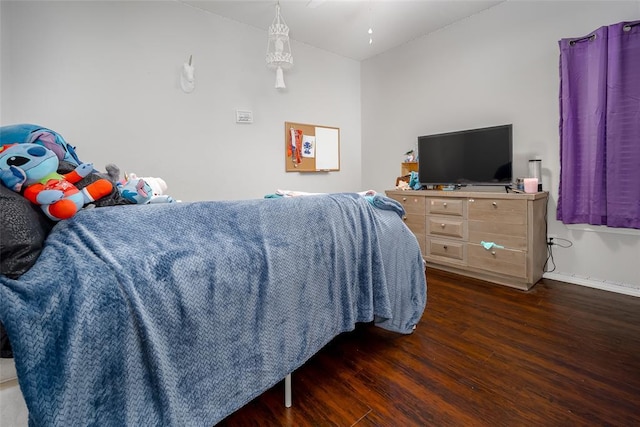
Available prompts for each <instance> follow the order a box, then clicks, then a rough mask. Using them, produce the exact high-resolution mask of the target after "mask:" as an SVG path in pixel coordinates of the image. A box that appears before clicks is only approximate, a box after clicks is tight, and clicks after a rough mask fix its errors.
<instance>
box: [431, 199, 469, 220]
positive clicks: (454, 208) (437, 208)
mask: <svg viewBox="0 0 640 427" xmlns="http://www.w3.org/2000/svg"><path fill="white" fill-rule="evenodd" d="M427 213H430V214H437V215H455V216H464V200H462V199H429V201H428V202H427Z"/></svg>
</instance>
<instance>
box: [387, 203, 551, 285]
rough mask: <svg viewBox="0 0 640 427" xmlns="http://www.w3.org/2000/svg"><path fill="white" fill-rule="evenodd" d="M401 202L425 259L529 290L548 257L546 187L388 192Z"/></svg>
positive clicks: (441, 266) (467, 273)
mask: <svg viewBox="0 0 640 427" xmlns="http://www.w3.org/2000/svg"><path fill="white" fill-rule="evenodd" d="M386 194H387V196H388V197H391V198H393V199H395V200H397V201H398V202H400V203H402V205H403V206H404V209H405V211H406V216H405V222H406V224H407V226H408V227H409V229H411V231H412V232H413V233H414V234H415V236H416V238H417V239H418V242H419V243H420V248H421V249H422V254H423V256H424V259H425V261H426V262H427V265H428V266H430V267H434V268H439V269H441V270H446V271H451V272H454V273H459V274H463V275H466V276H471V277H475V278H478V279H482V280H487V281H490V282H494V283H498V284H501V285H506V286H511V287H514V288H518V289H523V290H527V289H530V288H531V287H532V286H533V285H535V284H536V282H537V281H538V280H540V278H541V277H542V273H543V268H544V263H545V260H546V257H547V245H546V213H547V212H546V209H547V193H545V192H540V193H534V194H513V193H497V192H496V193H489V192H466V191H431V190H423V191H397V190H389V191H387V192H386Z"/></svg>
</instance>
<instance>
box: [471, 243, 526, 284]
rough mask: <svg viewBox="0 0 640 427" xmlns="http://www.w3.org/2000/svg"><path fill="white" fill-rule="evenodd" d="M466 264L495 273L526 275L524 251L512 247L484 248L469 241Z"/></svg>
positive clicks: (521, 276) (516, 275)
mask: <svg viewBox="0 0 640 427" xmlns="http://www.w3.org/2000/svg"><path fill="white" fill-rule="evenodd" d="M467 251H468V255H467V265H468V266H469V267H473V268H478V269H482V270H486V271H489V272H491V273H495V274H506V275H509V276H514V277H519V278H526V277H527V257H526V253H525V252H522V251H517V250H513V249H506V248H505V249H500V248H492V249H489V250H487V249H485V248H484V247H483V246H481V245H476V244H472V243H469V245H468V247H467Z"/></svg>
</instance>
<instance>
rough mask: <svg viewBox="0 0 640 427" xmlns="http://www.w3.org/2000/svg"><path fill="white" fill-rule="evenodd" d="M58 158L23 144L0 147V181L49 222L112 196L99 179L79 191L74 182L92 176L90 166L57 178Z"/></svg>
mask: <svg viewBox="0 0 640 427" xmlns="http://www.w3.org/2000/svg"><path fill="white" fill-rule="evenodd" d="M58 164H59V162H58V156H57V155H56V153H54V152H53V151H52V150H49V149H48V148H45V147H44V146H42V145H38V144H31V143H23V144H10V145H3V146H1V147H0V181H2V183H3V184H4V185H5V186H6V187H8V188H10V189H12V190H13V191H15V192H21V191H24V192H23V195H24V197H26V198H27V199H28V200H30V201H31V202H32V203H34V204H36V205H40V207H41V208H42V211H43V212H44V213H45V214H46V215H47V216H48V217H49V218H51V219H52V220H54V221H59V220H61V219H67V218H71V217H72V216H73V215H75V214H76V212H78V211H79V210H80V209H82V208H83V207H84V205H86V204H88V203H91V202H94V201H95V200H97V199H100V198H102V197H105V196H107V195H109V194H111V191H112V190H113V185H112V184H111V182H109V180H107V179H99V180H97V181H95V182H93V183H91V184H89V185H88V186H86V187H85V188H83V189H82V190H79V189H78V188H77V187H76V186H75V185H73V184H75V183H76V182H78V181H80V180H81V179H82V178H84V177H86V176H87V175H89V174H90V173H91V172H93V165H92V164H90V163H82V164H80V165H79V166H78V167H76V168H75V170H73V171H71V172H69V173H67V174H64V175H60V174H59V173H58V172H57V170H58Z"/></svg>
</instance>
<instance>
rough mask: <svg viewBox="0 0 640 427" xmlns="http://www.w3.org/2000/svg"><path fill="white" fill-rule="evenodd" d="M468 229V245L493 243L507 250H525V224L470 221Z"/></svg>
mask: <svg viewBox="0 0 640 427" xmlns="http://www.w3.org/2000/svg"><path fill="white" fill-rule="evenodd" d="M468 228H469V243H478V244H479V243H480V242H482V241H485V242H494V243H497V244H499V245H501V246H504V247H505V248H509V249H518V250H521V251H526V250H527V226H526V224H502V223H499V222H488V221H471V220H470V221H469V223H468Z"/></svg>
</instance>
